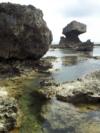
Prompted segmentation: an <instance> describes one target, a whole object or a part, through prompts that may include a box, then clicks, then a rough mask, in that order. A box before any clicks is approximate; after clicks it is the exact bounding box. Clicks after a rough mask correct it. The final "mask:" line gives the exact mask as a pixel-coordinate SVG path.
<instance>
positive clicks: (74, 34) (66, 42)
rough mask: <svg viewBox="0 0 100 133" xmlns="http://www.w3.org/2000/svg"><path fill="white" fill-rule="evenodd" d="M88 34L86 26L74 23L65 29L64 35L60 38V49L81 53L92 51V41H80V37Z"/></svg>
mask: <svg viewBox="0 0 100 133" xmlns="http://www.w3.org/2000/svg"><path fill="white" fill-rule="evenodd" d="M85 32H86V25H85V24H83V23H80V22H77V21H72V22H71V23H69V24H68V25H67V26H66V27H65V28H63V32H62V33H63V34H64V36H65V37H64V36H62V37H61V38H60V43H59V45H60V47H67V48H72V49H74V50H80V51H91V50H92V49H93V43H92V42H91V41H90V40H87V41H86V42H82V41H81V40H80V39H79V37H78V36H79V35H80V34H82V33H85Z"/></svg>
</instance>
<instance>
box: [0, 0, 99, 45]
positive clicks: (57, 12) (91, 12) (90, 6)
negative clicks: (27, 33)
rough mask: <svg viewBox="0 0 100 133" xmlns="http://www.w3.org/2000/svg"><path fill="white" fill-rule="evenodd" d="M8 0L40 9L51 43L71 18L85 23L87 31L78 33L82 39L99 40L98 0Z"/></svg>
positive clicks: (60, 34)
mask: <svg viewBox="0 0 100 133" xmlns="http://www.w3.org/2000/svg"><path fill="white" fill-rule="evenodd" d="M0 2H8V0H0ZM9 2H12V3H19V4H24V5H29V4H31V5H34V6H35V7H37V8H39V9H41V10H42V11H43V14H44V19H45V21H46V22H47V25H48V27H49V28H50V30H51V31H52V33H53V43H58V42H59V40H60V36H62V29H63V28H64V27H65V26H66V25H67V24H68V23H70V22H71V21H73V20H77V21H79V22H82V23H84V24H86V25H87V32H86V33H84V34H82V35H80V39H81V40H82V41H86V40H88V39H91V41H93V42H100V0H9Z"/></svg>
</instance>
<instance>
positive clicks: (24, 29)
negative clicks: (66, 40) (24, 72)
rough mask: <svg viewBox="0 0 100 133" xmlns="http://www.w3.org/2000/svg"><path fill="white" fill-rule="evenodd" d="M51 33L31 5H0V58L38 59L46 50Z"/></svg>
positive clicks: (39, 13)
mask: <svg viewBox="0 0 100 133" xmlns="http://www.w3.org/2000/svg"><path fill="white" fill-rule="evenodd" d="M51 41H52V33H51V31H50V30H49V29H48V27H47V25H46V22H45V21H44V20H43V13H42V11H41V10H40V9H37V8H35V7H34V6H32V5H28V6H25V5H19V4H11V3H1V4H0V57H1V58H4V59H9V58H17V59H26V58H32V59H39V58H41V57H42V56H43V55H44V54H45V53H46V52H47V50H48V48H49V45H50V44H51Z"/></svg>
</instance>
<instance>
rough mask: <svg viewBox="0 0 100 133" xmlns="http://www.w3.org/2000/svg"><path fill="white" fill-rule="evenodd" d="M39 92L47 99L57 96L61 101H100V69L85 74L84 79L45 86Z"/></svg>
mask: <svg viewBox="0 0 100 133" xmlns="http://www.w3.org/2000/svg"><path fill="white" fill-rule="evenodd" d="M39 94H41V95H42V96H44V97H45V98H46V99H52V98H53V97H56V98H57V99H58V100H60V101H64V102H69V103H74V104H76V103H77V104H79V103H91V104H92V103H93V104H95V103H96V104H97V103H100V71H99V72H94V73H92V74H90V75H87V76H85V77H84V78H83V79H79V80H75V81H69V82H66V83H63V84H61V85H59V86H56V85H55V84H53V85H50V86H45V87H44V89H41V90H40V91H39Z"/></svg>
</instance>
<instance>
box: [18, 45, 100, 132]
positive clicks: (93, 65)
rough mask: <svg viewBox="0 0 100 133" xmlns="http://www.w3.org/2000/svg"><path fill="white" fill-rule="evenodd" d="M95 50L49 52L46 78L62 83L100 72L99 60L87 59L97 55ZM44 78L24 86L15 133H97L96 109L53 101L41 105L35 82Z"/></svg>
mask: <svg viewBox="0 0 100 133" xmlns="http://www.w3.org/2000/svg"><path fill="white" fill-rule="evenodd" d="M98 49H99V50H100V47H99V48H97V47H95V49H94V51H93V52H92V53H80V52H74V51H72V50H61V49H55V50H53V49H50V50H49V51H48V53H47V54H46V55H45V57H48V56H56V57H57V58H56V59H54V60H52V64H53V70H52V71H51V73H52V74H51V75H50V77H53V78H54V80H55V81H57V82H64V81H66V80H74V79H76V78H79V77H81V76H84V75H85V74H86V73H89V72H91V71H94V70H98V69H100V60H96V59H93V58H91V56H97V55H98V56H99V55H100V53H99V50H98ZM44 76H47V75H41V76H39V77H36V78H35V80H33V81H30V83H29V84H28V85H27V86H26V85H25V86H24V87H25V88H26V89H25V91H24V93H23V96H22V97H21V99H20V104H21V107H22V108H23V112H24V121H23V124H22V126H21V128H20V129H19V131H18V133H100V105H78V106H75V105H72V104H69V103H64V102H60V101H57V100H56V99H53V100H51V101H48V102H45V101H43V99H41V97H38V96H36V95H34V91H35V90H36V89H38V88H39V85H38V83H39V80H40V79H42V78H43V77H44ZM41 89H42V88H41Z"/></svg>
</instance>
